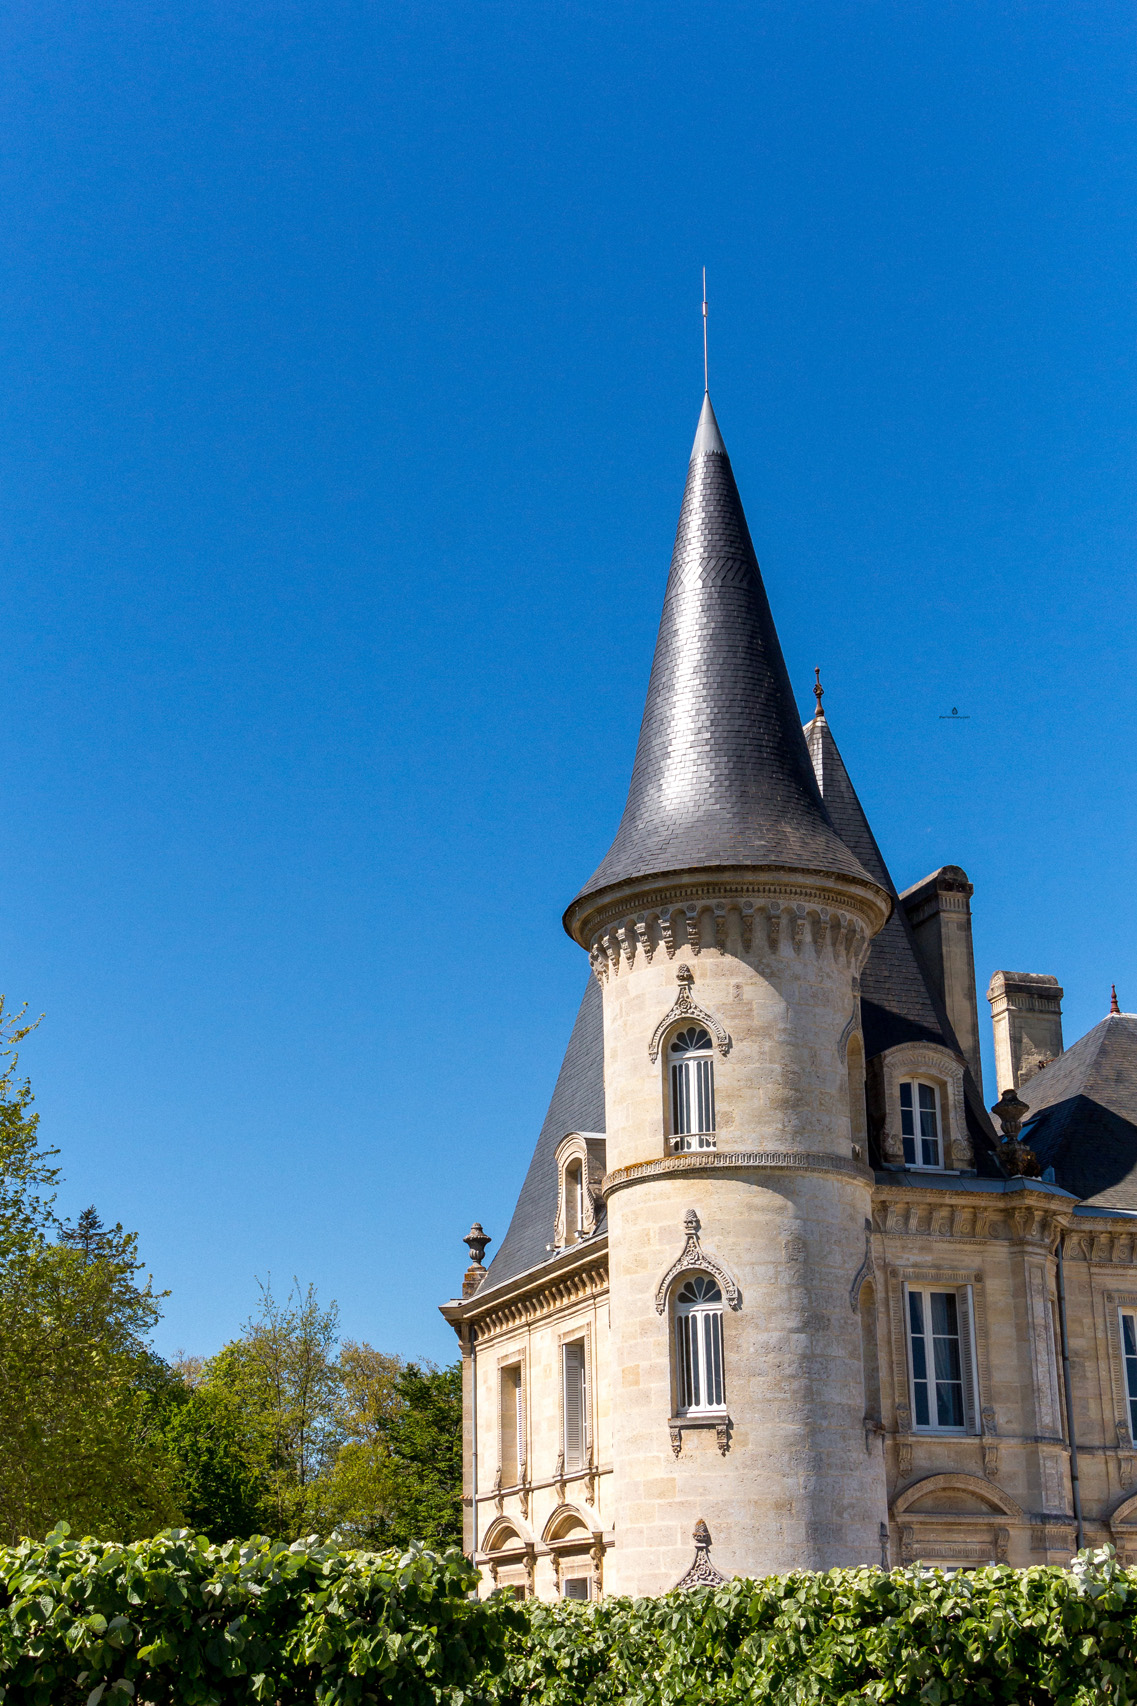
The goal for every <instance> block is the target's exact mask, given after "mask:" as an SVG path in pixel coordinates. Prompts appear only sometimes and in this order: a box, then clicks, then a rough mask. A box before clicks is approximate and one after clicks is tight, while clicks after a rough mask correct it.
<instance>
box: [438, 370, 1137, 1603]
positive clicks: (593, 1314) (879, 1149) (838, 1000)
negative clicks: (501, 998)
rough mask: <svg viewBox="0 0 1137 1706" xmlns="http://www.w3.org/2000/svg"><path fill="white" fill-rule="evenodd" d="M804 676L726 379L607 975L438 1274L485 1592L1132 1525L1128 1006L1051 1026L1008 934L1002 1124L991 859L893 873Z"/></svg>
mask: <svg viewBox="0 0 1137 1706" xmlns="http://www.w3.org/2000/svg"><path fill="white" fill-rule="evenodd" d="M815 691H816V692H817V705H818V708H817V713H816V715H815V716H814V718H813V720H812V722H810V723H809V724H808V726H807V727H806V728H805V730H804V731H803V730H802V727H801V724H800V721H799V717H798V713H797V710H796V707H795V702H794V696H793V694H792V692H791V689H790V683H789V679H788V676H787V672H786V667H785V664H784V662H783V659H782V653H781V648H780V646H779V643H778V637H777V634H776V632H775V628H774V623H773V618H772V616H771V613H770V607H769V604H768V602H767V598H766V593H765V590H764V588H763V584H762V579H761V575H760V573H759V568H758V563H757V560H756V558H755V554H754V548H753V546H752V544H751V540H750V534H749V531H748V529H747V524H746V519H745V517H744V515H743V510H742V504H741V501H740V499H739V495H738V491H737V488H736V485H735V481H734V475H733V473H732V470H731V464H730V461H729V459H728V457H727V453H726V450H725V447H724V445H723V441H722V438H721V437H720V435H719V430H718V426H717V423H716V421H715V416H714V411H713V410H712V408H711V403H710V399H709V397H708V398H706V400H705V401H704V403H703V409H702V414H701V417H700V420H699V425H698V431H697V434H696V437H695V444H694V449H693V451H692V454H691V461H690V466H689V469H688V474H687V485H686V490H685V493H684V496H683V505H682V511H681V513H680V517H679V528H678V535H677V538H676V543H675V551H674V555H673V558H672V562H671V572H670V576H669V579H668V582H667V590H666V594H665V598H664V605H663V616H662V620H661V623H660V629H659V638H658V642H657V645H656V651H655V660H654V663H653V666H652V672H651V680H650V685H649V687H648V695H647V704H646V708H645V711H644V717H643V725H642V728H641V731H640V737H639V745H638V748H637V751H636V756H635V763H634V766H633V769H632V777H631V784H630V788H629V793H628V801H627V805H626V807H625V810H624V815H623V818H622V819H621V822H620V825H619V827H618V829H617V832H616V838H615V840H614V842H613V843H612V846H611V848H610V850H609V852H608V854H607V855H606V857H605V858H604V860H603V861H602V863H601V864H600V866H599V868H598V870H597V871H596V872H595V874H594V875H593V876H592V877H591V878H590V879H589V880H588V882H586V883H585V885H584V887H583V888H582V889H581V890H580V892H579V894H578V895H577V896H576V898H575V899H574V900H573V901H572V903H571V904H570V906H569V908H568V910H567V912H566V913H565V918H564V923H565V928H566V930H567V931H568V933H569V935H570V936H571V937H572V938H573V940H574V941H575V942H577V943H578V944H579V945H580V947H581V948H582V949H583V950H584V952H585V953H586V954H587V955H588V958H589V961H590V964H591V972H590V976H589V981H588V986H587V989H586V991H585V994H584V999H583V1001H582V1002H581V1006H580V1011H579V1013H578V1015H577V1019H576V1023H575V1025H574V1026H573V1030H572V1035H571V1037H570V1039H569V1044H568V1049H567V1051H566V1054H565V1058H564V1064H563V1066H562V1067H561V1071H560V1075H559V1077H558V1079H557V1083H556V1087H555V1089H554V1091H553V1097H552V1101H551V1103H550V1106H549V1111H548V1115H547V1117H546V1119H545V1123H544V1125H543V1127H542V1129H541V1133H540V1136H539V1137H538V1139H537V1145H536V1149H535V1151H534V1154H533V1159H532V1162H531V1163H530V1166H529V1170H528V1173H527V1174H526V1176H525V1180H524V1182H523V1184H522V1187H521V1193H520V1196H519V1198H518V1201H517V1207H516V1209H515V1211H514V1215H513V1219H512V1221H511V1222H510V1225H509V1229H508V1231H507V1232H506V1234H505V1236H504V1237H503V1238H502V1239H501V1241H500V1248H499V1249H498V1251H497V1254H496V1256H495V1258H494V1259H493V1261H492V1262H491V1263H490V1264H489V1267H488V1269H487V1268H486V1266H485V1265H484V1262H483V1258H484V1254H485V1250H486V1246H487V1245H488V1244H489V1243H490V1242H491V1240H490V1239H489V1238H488V1237H487V1236H486V1235H485V1234H484V1233H483V1232H482V1229H481V1227H480V1226H478V1225H476V1224H475V1226H474V1228H473V1230H472V1231H471V1233H470V1235H469V1237H468V1238H467V1240H466V1242H467V1243H468V1245H469V1246H470V1251H471V1265H470V1267H469V1269H468V1270H467V1273H466V1276H465V1281H464V1283H463V1287H462V1296H461V1298H460V1299H455V1300H453V1301H452V1302H450V1303H447V1304H444V1305H443V1311H442V1312H443V1314H444V1316H445V1317H446V1319H447V1320H448V1321H450V1322H451V1323H452V1325H453V1326H454V1328H455V1330H456V1332H457V1334H458V1338H459V1340H460V1343H461V1349H462V1357H463V1367H464V1372H465V1483H464V1495H465V1524H466V1546H467V1549H468V1551H469V1552H470V1553H471V1555H472V1556H473V1557H474V1559H475V1560H476V1562H477V1563H478V1564H479V1565H480V1566H481V1568H482V1572H483V1581H484V1583H485V1587H486V1591H489V1590H490V1588H491V1587H492V1586H493V1585H494V1584H495V1583H496V1584H498V1585H501V1586H512V1587H514V1588H515V1589H516V1590H517V1591H518V1592H521V1593H535V1594H539V1595H541V1596H543V1597H547V1598H552V1597H554V1596H557V1595H564V1596H569V1597H578V1598H589V1597H592V1596H595V1595H598V1594H601V1593H626V1594H645V1593H646V1594H654V1593H660V1592H663V1591H666V1590H668V1589H670V1588H674V1587H676V1586H680V1585H686V1584H688V1583H691V1582H694V1581H711V1580H717V1579H721V1578H722V1577H724V1576H731V1575H762V1574H766V1573H769V1572H774V1571H785V1570H790V1569H795V1568H808V1569H827V1568H829V1567H831V1566H834V1565H851V1564H881V1563H884V1564H888V1563H893V1564H899V1563H907V1562H911V1561H915V1560H923V1561H926V1562H928V1563H936V1564H942V1565H949V1566H955V1567H966V1566H968V1565H974V1564H979V1563H982V1562H986V1561H989V1560H1005V1561H1008V1562H1010V1563H1012V1564H1020V1565H1026V1564H1030V1563H1047V1562H1050V1563H1055V1562H1061V1561H1065V1560H1067V1559H1069V1558H1070V1556H1071V1554H1072V1552H1073V1551H1074V1549H1075V1547H1076V1546H1077V1545H1078V1544H1079V1543H1080V1541H1082V1540H1083V1539H1084V1541H1085V1543H1086V1544H1091V1545H1093V1544H1100V1543H1101V1542H1104V1541H1107V1540H1109V1541H1113V1542H1114V1543H1115V1544H1116V1545H1117V1546H1118V1549H1119V1551H1120V1552H1122V1554H1123V1555H1124V1556H1126V1557H1130V1558H1132V1559H1133V1560H1134V1561H1137V1016H1134V1015H1131V1014H1124V1013H1121V1012H1119V1011H1117V1002H1116V999H1115V1000H1114V1004H1113V1007H1114V1010H1113V1011H1112V1012H1111V1013H1110V1015H1109V1016H1108V1017H1107V1018H1105V1019H1103V1020H1102V1022H1101V1023H1100V1024H1099V1025H1097V1026H1096V1027H1095V1028H1094V1029H1093V1030H1092V1031H1090V1033H1089V1034H1088V1035H1087V1036H1085V1037H1083V1038H1082V1039H1081V1041H1080V1042H1078V1043H1076V1044H1075V1045H1074V1046H1073V1047H1072V1048H1071V1049H1069V1050H1068V1051H1066V1052H1063V1045H1062V1020H1061V1002H1062V990H1061V988H1060V987H1059V985H1058V982H1057V979H1056V978H1054V977H1050V976H1041V975H1035V974H1030V975H1019V974H1015V973H1011V972H1007V971H999V972H996V973H995V975H994V977H993V979H992V980H991V983H990V987H989V989H988V991H987V997H988V1000H989V1002H990V1005H991V1012H992V1021H993V1024H994V1030H995V1059H996V1063H997V1071H998V1083H997V1085H996V1086H994V1087H993V1091H992V1092H989V1094H990V1095H991V1100H992V1101H994V1102H995V1108H994V1112H995V1113H996V1115H997V1117H998V1122H999V1129H996V1125H995V1124H994V1123H993V1121H992V1119H991V1117H990V1115H989V1114H988V1112H987V1110H986V1107H985V1098H984V1095H983V1089H982V1081H981V1069H980V1057H979V1018H978V1002H977V999H976V981H975V966H974V960H973V955H972V940H971V907H970V902H971V895H972V888H971V885H970V883H969V882H968V880H967V876H966V874H965V872H964V871H963V870H962V869H961V868H960V867H959V866H957V865H945V866H944V867H943V868H942V869H941V870H938V871H936V872H935V873H934V874H933V875H932V876H930V877H926V878H925V879H924V880H923V881H922V882H919V883H917V884H916V885H915V886H914V887H911V888H908V889H906V890H905V891H903V892H902V893H901V892H898V891H897V889H896V886H895V884H894V883H893V880H892V876H891V875H890V873H889V870H888V867H887V866H886V864H885V862H884V858H883V856H882V854H881V852H880V849H879V847H878V846H877V843H876V841H875V839H874V837H873V834H872V830H871V829H870V827H869V824H868V822H867V820H866V818H865V814H864V811H863V810H862V807H861V804H860V801H859V799H858V798H857V794H856V791H855V789H854V787H853V784H852V781H851V780H850V777H849V775H848V772H847V770H846V768H845V766H844V764H843V762H842V759H841V755H840V752H839V751H838V748H837V743H836V741H835V740H834V737H833V733H832V730H831V729H830V726H829V721H828V718H827V717H826V715H825V713H824V711H823V710H822V708H821V690H820V685H818V687H817V688H816V689H815ZM1000 1092H1001V1094H998V1095H997V1100H996V1093H1000Z"/></svg>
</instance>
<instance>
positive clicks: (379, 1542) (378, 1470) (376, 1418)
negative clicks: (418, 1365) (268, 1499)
mask: <svg viewBox="0 0 1137 1706" xmlns="http://www.w3.org/2000/svg"><path fill="white" fill-rule="evenodd" d="M339 1366H340V1389H341V1398H340V1413H339V1431H340V1437H341V1443H340V1447H339V1453H338V1455H337V1457H336V1461H335V1464H334V1467H333V1469H332V1473H331V1476H330V1478H329V1481H328V1486H327V1490H326V1492H325V1494H324V1500H323V1504H324V1509H325V1510H326V1512H327V1515H328V1519H329V1520H330V1522H331V1523H332V1524H333V1526H334V1527H335V1528H336V1529H337V1530H338V1531H339V1532H340V1533H341V1534H343V1535H344V1536H346V1537H349V1538H350V1539H351V1540H352V1541H353V1543H354V1544H356V1545H358V1546H375V1547H383V1546H390V1545H393V1544H394V1542H393V1540H392V1539H391V1533H390V1522H389V1519H388V1512H389V1510H390V1509H391V1507H392V1506H393V1505H394V1504H395V1503H396V1502H397V1500H398V1496H399V1495H398V1489H397V1488H396V1486H395V1485H394V1481H395V1475H394V1468H393V1460H392V1456H391V1447H390V1439H389V1435H390V1430H391V1426H392V1424H393V1423H394V1421H395V1418H396V1416H397V1414H398V1411H399V1408H400V1404H401V1400H400V1398H399V1396H398V1393H397V1390H396V1386H397V1381H398V1378H399V1375H400V1374H401V1373H402V1370H403V1367H404V1364H403V1361H402V1358H401V1357H397V1356H391V1355H389V1354H388V1353H387V1352H385V1351H377V1350H376V1349H375V1348H374V1346H373V1345H369V1344H366V1343H364V1344H357V1343H356V1342H355V1341H354V1340H352V1339H348V1340H345V1342H344V1344H343V1345H342V1346H341V1347H340V1363H339Z"/></svg>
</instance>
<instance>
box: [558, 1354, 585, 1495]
mask: <svg viewBox="0 0 1137 1706" xmlns="http://www.w3.org/2000/svg"><path fill="white" fill-rule="evenodd" d="M561 1356H562V1359H563V1375H564V1394H565V1438H564V1447H565V1468H566V1470H569V1469H583V1467H584V1464H585V1461H586V1459H587V1455H588V1451H587V1431H586V1418H587V1410H586V1408H585V1405H586V1401H587V1397H588V1392H587V1386H586V1378H585V1362H584V1340H583V1339H576V1340H574V1341H573V1343H572V1344H570V1345H563V1346H562V1347H561Z"/></svg>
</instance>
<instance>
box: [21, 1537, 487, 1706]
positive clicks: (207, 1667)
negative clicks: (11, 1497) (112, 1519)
mask: <svg viewBox="0 0 1137 1706" xmlns="http://www.w3.org/2000/svg"><path fill="white" fill-rule="evenodd" d="M0 1583H2V1584H3V1586H2V1587H0V1700H2V1701H3V1702H4V1703H5V1706H99V1703H100V1702H102V1706H116V1703H118V1706H125V1703H126V1702H127V1701H129V1700H131V1699H132V1698H133V1699H137V1700H145V1701H146V1702H147V1703H148V1706H174V1703H175V1702H176V1703H177V1706H223V1703H227V1702H233V1703H236V1702H240V1703H241V1706H246V1703H248V1702H252V1701H263V1702H266V1703H268V1706H284V1703H285V1702H287V1703H288V1706H308V1703H311V1706H316V1703H317V1702H319V1703H320V1706H354V1703H356V1702H358V1703H360V1706H362V1703H363V1702H374V1703H377V1706H378V1703H381V1702H392V1703H393V1702H398V1706H428V1703H430V1706H478V1703H480V1702H486V1701H487V1700H488V1688H489V1686H490V1684H489V1682H488V1680H487V1681H486V1682H484V1683H482V1684H481V1685H479V1683H478V1680H477V1679H478V1677H479V1676H482V1677H485V1678H487V1679H488V1678H490V1677H493V1676H494V1675H496V1674H497V1673H498V1672H500V1670H501V1666H502V1645H503V1635H504V1630H505V1626H506V1620H507V1619H508V1616H509V1615H510V1613H509V1610H508V1608H505V1614H504V1616H503V1610H502V1608H501V1607H499V1606H497V1605H494V1606H487V1605H486V1604H485V1603H484V1602H483V1601H479V1600H478V1599H476V1598H473V1597H471V1589H472V1588H473V1586H474V1583H475V1575H474V1572H473V1570H472V1569H471V1568H470V1566H469V1564H468V1563H467V1562H466V1560H465V1559H464V1558H463V1557H462V1556H461V1554H460V1553H454V1552H452V1553H450V1554H448V1555H447V1556H446V1557H439V1556H437V1555H435V1554H432V1553H429V1552H424V1551H422V1550H421V1548H418V1547H416V1548H414V1549H412V1550H411V1551H410V1552H407V1553H404V1554H402V1555H400V1554H399V1553H398V1552H386V1553H367V1552H351V1551H345V1550H343V1549H342V1548H341V1547H339V1546H338V1545H334V1544H332V1545H322V1546H321V1545H318V1544H315V1543H312V1542H298V1543H296V1544H295V1545H293V1546H291V1547H287V1546H285V1545H284V1544H283V1543H282V1542H280V1541H269V1540H265V1539H259V1540H254V1541H252V1542H250V1543H249V1544H247V1545H239V1544H238V1543H236V1542H234V1541H231V1542H229V1544H228V1545H225V1546H210V1545H209V1544H208V1542H207V1541H205V1540H204V1539H203V1538H201V1537H195V1536H193V1535H191V1534H187V1533H184V1532H181V1531H177V1530H175V1531H173V1532H171V1533H167V1534H163V1535H159V1536H157V1537H156V1538H155V1539H153V1540H144V1541H139V1542H136V1543H135V1544H134V1545H130V1546H121V1545H115V1544H106V1543H100V1542H97V1541H96V1542H92V1541H82V1542H79V1543H78V1544H76V1543H74V1542H72V1541H71V1540H69V1538H68V1537H67V1535H66V1534H65V1533H63V1532H58V1531H57V1532H56V1533H54V1534H51V1535H49V1537H48V1540H47V1543H46V1544H45V1545H23V1546H19V1547H15V1548H13V1549H12V1550H10V1551H7V1552H4V1551H0Z"/></svg>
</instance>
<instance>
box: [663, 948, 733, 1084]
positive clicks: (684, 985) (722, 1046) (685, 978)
mask: <svg viewBox="0 0 1137 1706" xmlns="http://www.w3.org/2000/svg"><path fill="white" fill-rule="evenodd" d="M675 976H676V978H677V980H678V983H679V993H678V995H677V996H676V997H675V1005H674V1006H673V1007H672V1009H671V1011H670V1012H669V1013H665V1014H664V1016H663V1018H662V1019H661V1020H660V1021H659V1024H658V1025H657V1026H656V1027H655V1030H654V1031H653V1032H652V1037H651V1042H650V1043H649V1044H648V1049H647V1052H648V1058H649V1060H650V1061H651V1063H652V1065H653V1066H654V1065H655V1063H656V1061H657V1060H658V1059H659V1045H660V1044H661V1043H662V1041H663V1037H664V1033H665V1032H666V1031H667V1030H668V1029H669V1028H670V1027H671V1026H672V1025H674V1024H676V1023H678V1021H679V1020H681V1019H694V1020H696V1021H697V1022H698V1023H699V1024H700V1025H705V1026H706V1028H707V1030H708V1031H709V1032H710V1033H711V1035H712V1037H713V1038H714V1039H715V1047H716V1048H717V1049H718V1051H719V1053H720V1054H721V1055H722V1056H723V1057H724V1059H725V1057H726V1056H727V1055H728V1054H729V1053H730V1038H729V1036H728V1035H727V1033H726V1031H725V1030H724V1029H723V1027H722V1026H721V1025H720V1024H719V1022H718V1020H717V1019H716V1018H715V1017H714V1015H713V1014H711V1013H706V1012H704V1010H703V1009H702V1008H701V1007H700V1006H698V1004H697V1003H696V1002H694V1001H692V1000H691V985H692V984H693V983H694V981H695V978H694V974H693V973H692V971H691V969H690V967H689V966H680V967H679V970H678V971H677V972H676V974H675Z"/></svg>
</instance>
